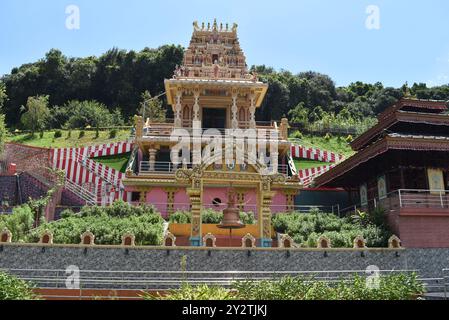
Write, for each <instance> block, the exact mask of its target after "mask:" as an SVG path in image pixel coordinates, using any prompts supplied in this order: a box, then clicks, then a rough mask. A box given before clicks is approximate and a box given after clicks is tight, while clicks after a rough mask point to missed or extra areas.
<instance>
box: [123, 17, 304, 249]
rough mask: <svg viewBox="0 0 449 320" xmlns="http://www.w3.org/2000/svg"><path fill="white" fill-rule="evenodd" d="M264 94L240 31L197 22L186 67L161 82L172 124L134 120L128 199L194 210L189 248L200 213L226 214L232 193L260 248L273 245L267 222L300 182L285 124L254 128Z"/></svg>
mask: <svg viewBox="0 0 449 320" xmlns="http://www.w3.org/2000/svg"><path fill="white" fill-rule="evenodd" d="M267 88H268V86H267V84H264V83H262V82H261V81H259V80H258V78H257V75H256V74H250V73H249V72H248V69H247V64H246V58H245V55H244V54H243V51H242V49H241V48H240V45H239V40H238V37H237V25H235V24H234V25H233V26H232V27H229V26H228V25H225V26H223V24H220V25H218V24H217V22H216V21H215V22H214V23H213V24H212V25H210V24H208V25H207V26H205V25H204V23H203V25H202V26H201V27H200V26H199V25H198V23H196V22H195V23H194V30H193V35H192V39H191V41H190V45H189V47H188V48H187V50H186V51H185V55H184V61H183V64H182V65H181V66H179V67H177V68H176V70H175V71H174V75H173V77H172V78H171V79H167V80H165V89H166V95H167V101H168V104H169V105H171V107H172V109H173V114H174V119H173V120H172V121H168V120H167V121H165V123H156V122H153V121H151V119H143V118H142V117H140V116H136V117H135V122H136V135H135V146H136V147H135V150H134V152H133V154H132V161H130V163H129V167H128V169H127V172H126V176H125V178H124V179H123V181H122V182H123V185H124V187H125V190H126V191H127V192H132V201H133V202H136V203H147V204H153V205H154V206H156V207H157V208H158V210H159V211H160V212H161V214H162V215H163V216H164V217H168V216H169V215H170V214H172V213H174V212H175V211H177V210H188V211H191V213H192V223H191V236H190V244H191V245H194V246H200V245H202V239H203V237H204V236H205V234H204V232H202V223H201V213H202V210H204V209H207V208H210V209H214V210H216V211H222V210H223V209H225V208H226V207H227V203H226V202H227V193H228V191H229V188H232V189H233V192H235V193H236V199H237V206H238V208H239V210H241V211H245V212H253V213H255V216H256V219H257V223H258V230H259V232H258V234H257V235H254V236H256V237H257V238H258V240H259V242H258V245H259V246H264V247H267V246H268V247H269V246H271V240H272V236H273V235H272V227H271V216H272V214H273V213H276V212H286V211H289V210H293V207H294V198H295V196H296V195H297V194H298V193H299V190H300V189H301V184H300V182H299V179H298V177H297V175H294V174H292V170H291V169H290V166H289V160H291V158H290V149H291V144H290V142H289V141H288V121H287V119H282V120H281V121H280V123H276V122H270V123H258V122H256V119H255V113H256V109H257V108H259V107H260V106H261V104H262V101H263V100H264V97H265V94H266V92H267ZM212 141H213V142H214V143H215V144H214V147H213V148H212V147H211V142H212ZM180 145H181V146H180ZM217 146H218V147H217ZM251 148H252V149H251ZM186 150H187V151H186ZM178 156H179V157H178ZM268 158H269V159H270V160H269V161H266V160H267V159H268ZM175 159H176V161H175ZM239 159H241V161H239Z"/></svg>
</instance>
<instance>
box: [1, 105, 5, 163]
mask: <svg viewBox="0 0 449 320" xmlns="http://www.w3.org/2000/svg"><path fill="white" fill-rule="evenodd" d="M5 137H6V125H5V115H4V114H1V113H0V155H1V154H2V153H3V148H4V143H5Z"/></svg>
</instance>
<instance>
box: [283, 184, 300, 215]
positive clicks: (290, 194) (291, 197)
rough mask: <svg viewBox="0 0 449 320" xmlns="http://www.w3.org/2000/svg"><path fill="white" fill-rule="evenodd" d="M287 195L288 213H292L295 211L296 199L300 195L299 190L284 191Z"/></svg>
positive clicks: (286, 206) (286, 207)
mask: <svg viewBox="0 0 449 320" xmlns="http://www.w3.org/2000/svg"><path fill="white" fill-rule="evenodd" d="M283 194H284V195H285V204H286V205H285V209H286V211H287V212H292V211H294V210H295V197H296V195H297V194H298V190H289V189H286V190H283Z"/></svg>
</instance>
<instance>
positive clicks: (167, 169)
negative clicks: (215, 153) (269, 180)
mask: <svg viewBox="0 0 449 320" xmlns="http://www.w3.org/2000/svg"><path fill="white" fill-rule="evenodd" d="M185 167H186V168H187V169H191V168H192V167H193V165H192V164H191V163H188V164H186V165H185ZM180 168H182V165H181V164H179V165H176V164H174V163H172V162H165V161H155V162H151V161H140V162H139V167H138V172H136V173H137V174H138V175H139V176H146V175H153V174H168V175H170V174H175V172H176V170H178V169H180ZM277 173H282V174H285V175H287V174H288V165H286V164H279V165H278V166H277Z"/></svg>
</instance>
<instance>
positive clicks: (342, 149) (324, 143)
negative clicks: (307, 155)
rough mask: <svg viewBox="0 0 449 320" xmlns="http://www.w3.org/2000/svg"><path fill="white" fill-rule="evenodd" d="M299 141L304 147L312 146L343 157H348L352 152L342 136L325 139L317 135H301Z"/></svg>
mask: <svg viewBox="0 0 449 320" xmlns="http://www.w3.org/2000/svg"><path fill="white" fill-rule="evenodd" d="M299 143H300V144H301V145H303V146H305V147H314V148H318V149H322V150H327V151H332V152H335V153H338V154H342V155H344V156H345V158H349V157H350V156H352V155H353V154H354V151H352V149H351V146H350V145H349V143H348V142H346V140H345V138H344V137H331V138H330V139H326V138H325V137H318V136H303V137H302V138H301V139H300V142H299Z"/></svg>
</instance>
